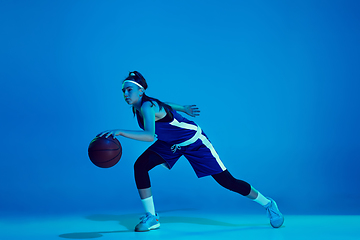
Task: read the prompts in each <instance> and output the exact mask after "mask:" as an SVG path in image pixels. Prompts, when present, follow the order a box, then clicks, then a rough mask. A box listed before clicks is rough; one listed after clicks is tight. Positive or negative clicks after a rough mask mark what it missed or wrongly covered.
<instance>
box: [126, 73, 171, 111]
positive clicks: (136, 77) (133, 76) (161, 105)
mask: <svg viewBox="0 0 360 240" xmlns="http://www.w3.org/2000/svg"><path fill="white" fill-rule="evenodd" d="M126 80H131V81H134V82H137V83H138V84H140V85H141V86H142V87H143V88H144V89H147V88H148V85H147V82H146V80H145V78H144V77H143V75H141V73H139V72H138V71H133V72H129V76H128V77H127V78H125V80H124V81H126ZM154 101H155V102H156V103H157V104H158V105H159V108H160V110H161V109H163V108H164V109H165V111H166V114H168V115H169V116H172V113H171V111H172V108H171V107H170V106H169V105H167V104H166V103H164V102H162V101H160V100H159V99H156V98H152V97H149V96H147V95H146V94H145V93H144V94H143V96H142V99H141V105H142V104H143V103H144V102H151V106H154V105H155V104H154ZM132 110H133V113H134V116H135V114H136V111H137V110H136V109H135V107H133V108H132Z"/></svg>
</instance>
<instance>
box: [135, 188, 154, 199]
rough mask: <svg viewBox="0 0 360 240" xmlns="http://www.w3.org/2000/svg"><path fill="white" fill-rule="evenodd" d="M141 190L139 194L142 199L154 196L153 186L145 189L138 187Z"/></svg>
mask: <svg viewBox="0 0 360 240" xmlns="http://www.w3.org/2000/svg"><path fill="white" fill-rule="evenodd" d="M138 191H139V195H140V198H141V199H146V198H149V197H151V196H152V193H151V187H149V188H144V189H138Z"/></svg>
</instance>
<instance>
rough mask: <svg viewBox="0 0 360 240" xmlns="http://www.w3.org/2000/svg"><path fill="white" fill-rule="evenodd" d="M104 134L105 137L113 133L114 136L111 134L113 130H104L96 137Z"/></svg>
mask: <svg viewBox="0 0 360 240" xmlns="http://www.w3.org/2000/svg"><path fill="white" fill-rule="evenodd" d="M104 135H106V136H105V138H108V137H109V136H110V135H113V136H114V138H115V134H113V131H104V132H101V133H99V134H98V135H97V137H102V136H104Z"/></svg>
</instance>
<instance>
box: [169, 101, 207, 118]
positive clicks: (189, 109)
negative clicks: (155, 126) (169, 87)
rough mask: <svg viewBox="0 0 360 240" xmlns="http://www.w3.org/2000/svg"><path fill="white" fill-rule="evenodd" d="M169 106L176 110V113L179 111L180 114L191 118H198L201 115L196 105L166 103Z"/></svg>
mask: <svg viewBox="0 0 360 240" xmlns="http://www.w3.org/2000/svg"><path fill="white" fill-rule="evenodd" d="M166 104H167V105H169V106H170V107H172V109H174V110H175V111H179V112H183V113H186V114H187V115H189V116H192V117H196V116H199V115H200V110H199V108H198V107H196V105H184V106H182V105H179V104H175V103H166Z"/></svg>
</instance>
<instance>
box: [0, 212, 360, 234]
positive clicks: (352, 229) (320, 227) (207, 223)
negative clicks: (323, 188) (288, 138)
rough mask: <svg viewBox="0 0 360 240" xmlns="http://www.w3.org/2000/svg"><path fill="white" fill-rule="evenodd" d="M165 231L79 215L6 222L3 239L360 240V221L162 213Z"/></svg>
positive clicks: (127, 219) (122, 217)
mask: <svg viewBox="0 0 360 240" xmlns="http://www.w3.org/2000/svg"><path fill="white" fill-rule="evenodd" d="M159 214H160V222H161V228H160V229H158V230H153V231H151V232H145V233H136V232H134V231H133V229H134V226H135V225H136V224H137V223H138V222H139V217H140V215H139V214H109V213H92V214H85V215H81V214H79V215H73V216H50V217H49V216H48V217H17V218H2V219H0V229H1V233H0V239H1V240H14V239H16V240H17V239H23V240H25V239H37V240H42V239H47V240H51V239H57V240H64V239H101V240H107V239H149V240H151V239H186V240H192V239H197V240H198V239H207V240H209V239H217V240H219V239H220V240H222V239H262V240H266V239H271V240H283V239H291V240H296V239H307V240H310V239H326V240H332V239H346V240H352V239H354V240H355V239H357V240H359V239H360V216H327V215H326V216H324V215H321V216H319V215H316V216H309V215H285V224H284V225H283V226H282V227H281V228H279V229H273V228H272V227H271V226H270V224H269V222H268V219H267V217H266V215H241V214H235V213H215V214H214V213H209V212H205V213H204V212H203V211H197V210H183V211H164V212H160V213H159Z"/></svg>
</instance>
